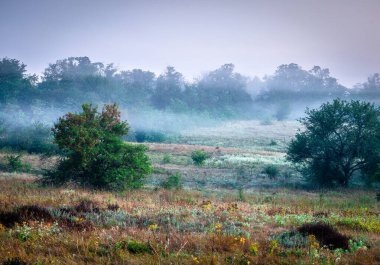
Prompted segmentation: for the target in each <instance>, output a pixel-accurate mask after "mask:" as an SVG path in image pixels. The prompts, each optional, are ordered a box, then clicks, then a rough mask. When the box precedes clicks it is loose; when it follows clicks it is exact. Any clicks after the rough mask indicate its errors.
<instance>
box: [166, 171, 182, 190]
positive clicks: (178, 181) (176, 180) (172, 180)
mask: <svg viewBox="0 0 380 265" xmlns="http://www.w3.org/2000/svg"><path fill="white" fill-rule="evenodd" d="M161 187H163V188H164V189H168V190H171V189H181V188H182V176H181V174H180V173H179V172H177V173H175V174H174V175H171V176H169V177H168V178H167V179H166V180H165V181H163V182H162V183H161Z"/></svg>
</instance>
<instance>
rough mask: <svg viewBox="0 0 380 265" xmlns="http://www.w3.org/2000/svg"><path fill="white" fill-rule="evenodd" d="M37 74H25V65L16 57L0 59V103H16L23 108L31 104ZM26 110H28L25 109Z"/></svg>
mask: <svg viewBox="0 0 380 265" xmlns="http://www.w3.org/2000/svg"><path fill="white" fill-rule="evenodd" d="M36 82H37V76H35V75H27V74H26V65H25V64H23V63H21V62H20V61H19V60H16V59H9V58H2V59H1V60H0V103H1V104H2V105H3V104H7V103H17V104H20V105H21V106H22V107H23V109H24V108H25V107H28V106H29V105H30V104H31V98H32V97H33V96H34V92H35V91H34V85H35V83H36ZM26 111H30V110H29V109H26Z"/></svg>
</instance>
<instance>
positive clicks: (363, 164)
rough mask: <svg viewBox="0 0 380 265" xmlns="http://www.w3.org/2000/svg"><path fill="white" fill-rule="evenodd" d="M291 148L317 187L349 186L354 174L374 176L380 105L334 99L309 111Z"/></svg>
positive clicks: (379, 158) (291, 156)
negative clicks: (378, 106)
mask: <svg viewBox="0 0 380 265" xmlns="http://www.w3.org/2000/svg"><path fill="white" fill-rule="evenodd" d="M306 114H307V116H306V117H305V118H302V119H301V120H300V122H301V123H302V125H303V126H304V127H305V130H304V131H302V132H298V133H297V134H296V136H295V138H294V139H293V140H292V141H291V143H290V145H289V148H288V152H287V154H288V159H289V160H290V161H292V162H294V163H296V164H297V165H298V166H299V169H300V170H301V171H302V172H303V173H304V174H305V175H306V176H307V178H308V180H309V181H310V182H311V183H313V184H315V185H317V186H328V187H331V186H347V185H348V183H349V181H350V179H351V177H352V175H353V174H354V173H355V172H360V173H361V176H362V177H365V178H367V179H370V178H372V177H373V176H374V175H375V171H376V170H377V165H378V163H379V162H380V156H379V151H378V146H380V138H379V135H380V121H379V114H380V111H379V109H378V108H375V106H374V105H373V104H371V103H367V102H361V101H351V102H347V101H344V100H339V99H337V100H334V101H333V102H328V103H325V104H323V105H322V106H321V107H320V109H313V110H307V111H306Z"/></svg>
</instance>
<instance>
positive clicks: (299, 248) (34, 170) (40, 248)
mask: <svg viewBox="0 0 380 265" xmlns="http://www.w3.org/2000/svg"><path fill="white" fill-rule="evenodd" d="M297 128H298V124H297V123H296V122H273V123H271V124H267V123H266V124H263V123H260V122H257V121H241V122H235V123H226V124H223V125H221V126H219V127H212V128H200V129H197V130H188V131H182V132H181V133H180V136H176V137H172V138H170V139H168V143H149V144H147V146H148V147H149V152H148V154H149V157H150V158H151V161H152V163H153V166H154V172H153V174H152V175H151V176H149V177H148V178H147V179H146V185H145V188H143V189H141V190H130V191H126V192H122V193H111V192H103V191H92V190H88V189H81V188H78V187H75V186H71V185H67V186H65V187H59V188H57V187H41V186H39V185H38V182H36V180H37V179H38V176H39V174H41V172H43V169H46V168H50V167H52V166H53V165H54V163H55V161H56V159H57V158H56V157H48V158H46V157H41V156H37V155H28V154H25V155H24V156H23V158H22V160H23V161H24V162H27V163H30V165H31V169H30V170H28V171H29V172H17V173H12V172H7V171H3V172H2V173H1V174H0V223H1V225H0V262H4V264H380V243H379V239H380V208H379V204H380V203H379V202H378V200H377V194H376V192H375V191H368V190H364V189H359V188H358V189H345V190H331V191H306V190H304V189H300V187H303V180H302V176H300V175H299V173H297V172H296V171H295V170H294V169H293V167H292V165H291V164H289V163H288V162H287V161H286V159H285V153H284V152H285V150H286V145H287V143H288V142H289V140H290V139H291V137H292V136H293V135H294V134H295V132H296V130H297ZM202 149H203V150H204V151H206V152H207V153H208V154H209V158H208V159H207V160H206V162H205V164H204V165H203V166H195V165H194V164H193V162H192V159H191V153H192V151H194V150H202ZM5 155H6V154H2V155H1V156H0V160H1V161H2V164H4V163H5ZM267 166H275V167H276V168H277V169H278V174H277V176H276V177H275V178H269V177H268V176H267V174H266V173H265V168H266V167H267ZM3 168H5V167H4V166H3ZM176 173H179V174H180V175H181V176H182V178H181V180H182V186H183V188H182V189H171V190H168V189H163V188H160V183H162V182H163V181H165V180H166V179H167V178H168V177H169V176H171V175H174V174H176ZM15 223H16V225H15ZM323 224H327V225H328V226H324V225H323ZM331 227H332V228H333V229H334V230H333V231H329V230H326V229H330V228H331ZM326 231H327V232H326ZM330 243H332V244H334V245H335V246H340V247H339V248H336V247H331V246H330V248H329V246H328V245H329V244H330ZM326 245H327V246H326ZM11 262H13V263H11ZM16 262H18V263H16ZM22 262H25V263H22Z"/></svg>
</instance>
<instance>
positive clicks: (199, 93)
mask: <svg viewBox="0 0 380 265" xmlns="http://www.w3.org/2000/svg"><path fill="white" fill-rule="evenodd" d="M234 68H235V66H234V65H233V64H224V65H222V66H221V67H220V68H218V69H216V70H214V71H211V72H209V73H208V74H206V75H204V76H203V77H202V78H201V79H200V80H199V82H198V84H197V85H196V86H195V88H194V89H195V97H196V101H195V107H196V108H197V109H199V110H208V111H214V113H224V114H227V115H228V114H232V113H228V112H229V111H231V110H232V111H237V110H241V109H242V107H243V108H244V107H246V106H248V105H251V104H252V98H251V96H250V94H249V93H248V92H247V91H246V90H245V89H246V85H247V78H246V77H244V76H242V75H241V74H239V73H236V72H234Z"/></svg>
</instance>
